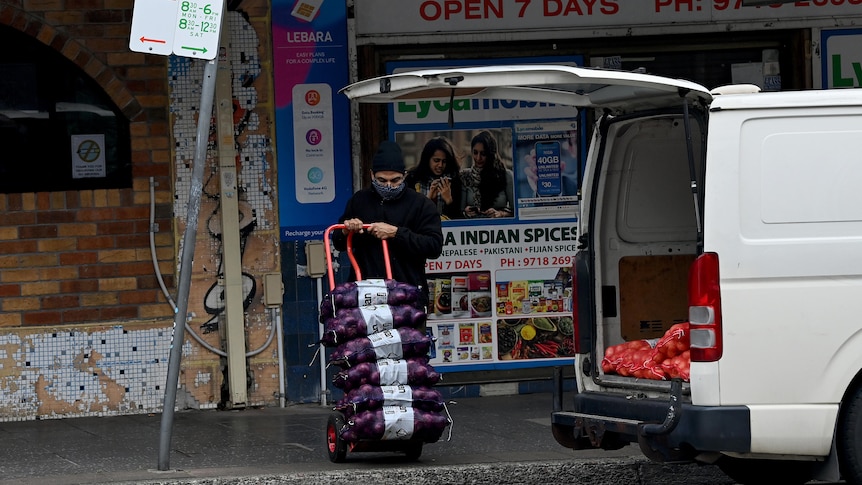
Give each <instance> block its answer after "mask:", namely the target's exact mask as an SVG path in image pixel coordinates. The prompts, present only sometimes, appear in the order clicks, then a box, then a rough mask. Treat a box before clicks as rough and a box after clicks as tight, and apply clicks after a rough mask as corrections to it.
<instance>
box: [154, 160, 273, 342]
mask: <svg viewBox="0 0 862 485" xmlns="http://www.w3.org/2000/svg"><path fill="white" fill-rule="evenodd" d="M155 186H156V184H155V181H154V180H153V177H150V256H151V257H152V260H153V269H154V270H155V272H156V280H158V282H159V288H161V289H162V293H164V295H165V298H166V299H167V300H168V304H169V305H171V309H173V311H174V313H176V312H177V304H176V302H174V299H173V298H172V297H171V294H170V293H169V292H168V288H167V287H166V286H165V280H164V278H163V277H162V271H161V269H159V260H158V258H157V257H156V192H155ZM214 318H217V317H214ZM276 325H277V323H276V322H273V324H272V325H271V326H270V330H269V336H268V337H267V338H266V342H264V344H263V346H261V347H260V348H258V349H257V350H252V351H250V352H246V354H245V356H246V357H252V356H255V355H257V354H259V353H261V352H263V351H264V350H265V349H266V348H267V347H269V344H270V343H272V339H273V337H275V333H276ZM185 329H186V330H187V331H188V332H189V335H191V336H192V337H193V338H194V339H195V341H197V343H199V344H200V345H201V346H202V347H203V348H205V349H207V350H209V351H210V352H212V353H214V354H216V355H219V356H221V357H227V352H225V351H223V350H220V349H217V348H215V347H213V346H212V345H210V344H209V343H207V342H206V341H205V340H204V339H202V338H201V337H200V336H199V335H198V334H197V333H195V331H194V330H192V327H191V326H189V321H188V318H186V319H185Z"/></svg>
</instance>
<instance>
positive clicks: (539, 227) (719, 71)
mask: <svg viewBox="0 0 862 485" xmlns="http://www.w3.org/2000/svg"><path fill="white" fill-rule="evenodd" d="M860 4H862V2H859V1H846V2H845V1H831V2H826V1H817V2H814V1H811V2H795V3H790V4H783V5H778V4H776V5H770V6H763V7H747V6H743V5H742V2H741V1H727V0H715V1H712V2H685V1H672V0H667V1H657V2H637V3H635V2H625V4H624V3H623V2H618V1H614V0H601V1H596V2H585V1H579V0H568V1H563V0H543V1H530V0H526V1H516V0H486V1H479V0H475V1H473V0H460V1H455V0H446V1H443V0H439V1H435V0H427V1H409V2H398V3H397V4H393V3H392V2H386V1H384V0H356V2H355V9H354V10H355V29H354V32H353V33H354V34H355V42H356V45H357V51H358V59H357V71H358V73H359V74H358V77H359V78H361V79H365V78H369V77H374V76H379V75H383V74H390V73H395V72H399V71H401V70H409V69H426V68H435V67H454V66H466V65H478V64H501V63H506V64H517V63H548V62H550V63H574V64H576V65H585V66H591V67H604V68H612V69H621V70H632V71H634V70H640V71H643V72H647V73H651V74H659V75H664V76H669V77H677V78H683V79H689V80H693V81H696V82H698V83H701V84H703V85H705V86H708V87H717V86H721V85H725V84H732V83H751V84H756V85H758V86H760V88H761V89H763V90H765V91H770V90H793V89H810V88H812V87H819V85H820V80H819V79H816V80H815V79H814V74H813V72H812V71H816V70H817V68H816V66H815V64H816V61H815V59H814V57H816V56H817V55H818V54H819V52H813V49H812V47H813V46H816V45H818V43H819V40H820V38H819V37H820V35H821V32H820V28H824V29H826V30H824V31H829V29H832V28H835V27H840V26H842V25H850V24H852V23H853V22H854V21H855V20H854V17H855V19H857V20H858V19H859V18H860V16H862V8H860ZM392 18H398V19H399V21H398V22H391V21H389V20H387V19H392ZM837 39H842V40H846V38H839V37H833V40H837ZM845 44H846V42H845ZM841 45H844V44H841ZM847 57H848V55H847V54H845V60H847V61H848V62H847V64H848V66H849V67H848V68H847V73H848V75H849V77H850V78H852V73H853V72H854V71H853V70H852V64H851V62H850V61H849V59H847ZM824 69H826V70H828V69H831V68H824ZM842 79H844V78H839V81H838V82H839V83H840V82H845V83H846V82H847V81H846V79H845V80H843V81H842ZM851 81H852V79H851ZM824 84H825V83H824ZM831 85H833V86H834V85H835V83H834V82H833V83H832V84H831ZM359 117H360V120H361V122H360V123H359V125H358V126H359V128H358V132H357V131H356V130H355V131H354V135H353V136H354V139H362V140H369V141H370V140H378V139H382V138H390V139H395V140H396V141H398V142H399V143H400V144H401V145H402V147H403V148H404V150H405V153H408V154H411V153H412V154H414V157H413V158H414V160H416V161H418V158H419V153H420V152H421V150H422V146H423V144H424V143H425V142H426V141H427V140H429V139H431V138H433V137H439V136H443V137H446V138H448V139H450V140H452V141H453V145H454V146H455V147H456V149H457V151H459V152H460V154H461V156H460V158H459V161H460V164H461V168H462V169H469V167H470V166H471V165H472V160H471V156H470V153H471V149H472V146H471V139H472V137H473V136H474V135H475V134H476V133H477V132H480V131H487V132H489V133H491V134H492V135H493V136H494V137H495V138H496V140H497V145H498V152H499V154H500V155H501V159H502V161H503V164H504V165H505V167H506V169H507V170H510V171H511V172H512V174H513V179H514V184H513V185H514V187H513V190H512V193H513V195H514V200H513V201H512V206H513V209H514V211H513V214H512V217H511V218H503V219H493V220H489V219H481V218H480V219H476V218H472V219H471V218H463V219H461V218H458V219H451V220H444V223H443V224H444V233H445V235H446V245H445V247H444V255H443V256H442V257H441V258H440V259H439V260H437V261H433V262H429V264H428V268H427V269H428V271H429V273H430V276H429V278H430V281H429V285H431V288H432V289H435V290H436V295H435V296H436V298H437V304H436V305H435V308H434V311H433V314H430V315H429V328H431V329H432V331H433V332H434V334H435V337H437V342H436V346H435V352H434V353H433V355H432V357H433V358H432V362H433V363H434V364H435V365H436V366H437V368H438V369H439V370H440V371H441V372H444V373H446V379H447V380H449V381H450V382H452V381H455V382H464V383H469V382H486V381H495V380H518V379H530V378H535V377H542V376H550V372H549V369H548V368H549V367H551V366H560V365H563V366H565V365H568V363H569V362H570V357H571V355H572V352H573V349H572V346H571V291H572V287H571V285H572V282H571V275H570V274H569V272H568V271H569V267H570V263H571V259H572V256H573V254H574V252H575V251H576V248H577V209H578V206H577V197H576V195H577V191H578V186H577V182H578V176H579V169H578V167H579V164H580V163H579V162H580V160H582V159H583V157H584V150H585V147H586V145H587V137H588V135H589V133H588V132H589V126H590V122H591V120H590V119H589V118H588V117H587V116H586V115H585V114H584V113H577V112H574V111H572V110H570V109H569V110H567V109H565V108H564V107H561V106H539V105H528V104H523V103H522V104H521V105H515V104H511V103H510V104H507V103H506V102H504V101H500V100H481V101H478V102H476V101H475V100H474V101H472V102H471V103H467V102H466V101H464V100H460V101H459V100H458V99H457V98H455V99H451V100H450V101H449V103H446V102H441V101H439V100H438V101H435V102H432V101H422V100H415V101H413V100H412V101H411V102H399V103H396V104H394V105H391V106H367V105H363V106H362V107H361V108H359ZM373 145H374V144H373V143H363V144H362V147H361V148H362V153H363V155H366V156H362V157H360V160H367V159H368V156H367V155H368V154H369V151H370V150H373ZM542 153H546V154H550V155H552V156H551V157H550V158H549V159H551V160H554V161H555V162H554V163H556V165H551V166H550V168H549V166H547V165H545V166H544V168H541V166H540V168H539V174H540V175H539V178H538V181H539V183H540V184H541V183H544V185H545V186H546V187H547V191H546V192H544V193H543V192H541V190H537V188H536V180H535V177H533V180H528V179H530V177H529V176H528V175H526V174H528V173H532V174H536V173H537V170H536V168H535V165H534V164H535V160H536V156H537V155H539V154H542ZM408 156H409V155H408ZM560 161H562V163H560ZM357 163H358V162H357ZM409 165H410V162H409V161H408V168H409ZM541 170H544V171H545V172H544V173H543V172H541ZM551 174H553V175H551ZM543 177H545V178H543ZM547 177H550V178H547ZM530 182H532V184H531V183H530ZM441 302H442V303H441ZM485 302H487V305H485V304H484V303H485ZM477 307H479V308H477ZM644 324H645V325H649V322H644ZM497 377H498V378H499V379H497Z"/></svg>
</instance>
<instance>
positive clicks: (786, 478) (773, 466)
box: [716, 456, 814, 485]
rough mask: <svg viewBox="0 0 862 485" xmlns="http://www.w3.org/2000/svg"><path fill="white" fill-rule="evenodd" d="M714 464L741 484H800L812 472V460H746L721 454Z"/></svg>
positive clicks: (808, 479)
mask: <svg viewBox="0 0 862 485" xmlns="http://www.w3.org/2000/svg"><path fill="white" fill-rule="evenodd" d="M716 465H718V468H720V469H721V471H723V472H724V473H725V474H726V475H727V476H729V477H730V478H732V479H734V480H736V481H737V482H738V483H741V484H742V485H774V484H776V483H782V484H785V485H802V484H803V483H806V482H808V481H810V480H811V477H812V476H813V474H814V462H810V461H791V460H746V459H744V458H734V457H730V456H723V457H721V458H720V459H719V460H718V462H716Z"/></svg>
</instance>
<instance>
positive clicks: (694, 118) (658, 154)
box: [343, 65, 862, 484]
mask: <svg viewBox="0 0 862 485" xmlns="http://www.w3.org/2000/svg"><path fill="white" fill-rule="evenodd" d="M343 92H344V93H345V94H346V95H347V96H348V97H350V98H352V99H355V100H358V101H370V102H392V101H395V100H398V99H405V98H446V99H450V96H455V97H469V96H476V97H482V98H501V99H524V100H531V101H543V102H552V103H558V104H567V105H572V106H577V107H581V108H585V109H590V110H592V113H593V117H592V119H593V120H594V128H593V131H594V133H593V137H592V142H591V145H590V148H589V155H588V157H587V160H586V169H585V171H584V177H583V182H582V185H581V201H580V202H581V204H580V242H581V246H582V249H581V250H580V251H579V252H578V255H577V258H576V259H577V263H576V291H575V293H576V301H575V304H576V309H575V320H576V334H575V335H576V340H577V342H576V345H577V357H576V359H575V373H576V375H577V393H576V395H575V399H574V403H573V407H571V410H568V411H560V412H554V413H553V415H552V422H553V431H554V437H555V438H556V439H557V441H558V442H560V443H561V444H562V445H564V446H567V447H570V448H575V449H582V448H590V447H596V448H605V449H616V448H620V447H622V446H624V445H626V444H629V443H638V444H639V446H640V448H641V449H642V450H643V452H644V454H645V455H646V456H648V457H649V458H651V459H653V460H657V461H700V462H706V463H716V464H717V465H718V466H719V467H721V468H722V470H724V471H725V472H726V473H727V474H728V475H730V476H731V477H732V478H734V479H736V480H737V481H739V482H741V483H746V484H748V483H782V484H789V483H804V482H806V481H808V480H810V479H812V478H815V477H816V478H821V479H828V480H837V479H838V478H839V472H840V477H841V478H843V479H845V480H846V481H847V482H848V483H852V484H862V372H860V370H862V311H860V314H857V311H856V310H855V308H856V307H855V305H857V304H858V305H860V310H862V89H853V90H831V91H805V92H781V93H758V92H757V89H756V88H755V87H754V86H730V87H727V88H723V89H719V90H716V91H713V92H710V91H709V90H708V89H707V88H705V87H703V86H700V85H697V84H694V83H690V82H687V81H681V80H676V79H668V78H662V77H657V76H650V75H644V74H636V73H625V72H617V71H605V70H596V69H584V68H577V67H569V66H548V65H522V66H491V67H475V68H463V69H451V70H437V71H416V72H409V73H401V74H396V75H392V76H386V77H383V78H376V79H371V80H367V81H362V82H359V83H356V84H353V85H351V86H348V87H347V88H345V89H344V90H343ZM455 122H456V123H457V118H456V119H455ZM682 322H688V324H689V328H690V348H691V350H690V356H691V358H690V378H689V379H687V380H685V381H682V380H681V379H671V380H652V379H644V378H635V377H631V376H627V377H626V376H623V375H620V374H615V373H609V372H604V371H603V369H602V365H601V361H602V359H603V357H604V355H605V352H606V350H607V349H608V348H609V347H611V346H614V345H619V344H622V343H623V342H625V341H634V340H646V339H651V338H655V337H659V336H661V335H662V333H663V332H664V331H665V330H667V329H668V328H669V327H670V326H671V325H673V324H676V323H682Z"/></svg>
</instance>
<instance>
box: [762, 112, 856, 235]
mask: <svg viewBox="0 0 862 485" xmlns="http://www.w3.org/2000/svg"><path fill="white" fill-rule="evenodd" d="M781 121H790V122H792V123H793V124H796V123H799V124H798V125H795V127H793V126H787V127H785V128H787V129H788V131H785V132H780V131H779V132H775V133H771V134H769V135H767V136H766V137H764V139H763V143H762V145H761V147H760V154H761V157H762V161H763V164H762V166H761V176H760V187H761V191H762V193H763V195H762V202H761V203H762V205H761V214H762V217H763V222H764V223H766V224H789V223H801V222H849V221H862V188H861V187H860V181H862V180H860V176H859V175H860V161H859V158H858V155H859V154H862V131H859V130H851V129H849V128H850V127H852V126H853V124H854V123H858V120H855V121H854V120H849V119H847V120H845V123H844V124H841V123H839V124H837V125H836V126H835V128H836V130H835V131H827V130H823V129H822V128H819V129H817V131H805V132H800V131H798V127H799V126H816V125H822V124H823V123H825V122H826V121H825V120H823V121H815V120H811V121H803V120H796V119H793V120H791V119H787V120H781ZM812 123H814V124H816V125H812ZM829 123H830V124H832V123H833V122H832V121H829ZM753 125H754V126H756V125H757V123H753ZM838 147H843V148H842V149H841V150H840V151H839V150H838ZM851 154H852V155H853V156H851ZM800 174H803V175H800Z"/></svg>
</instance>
